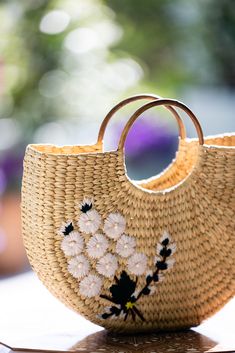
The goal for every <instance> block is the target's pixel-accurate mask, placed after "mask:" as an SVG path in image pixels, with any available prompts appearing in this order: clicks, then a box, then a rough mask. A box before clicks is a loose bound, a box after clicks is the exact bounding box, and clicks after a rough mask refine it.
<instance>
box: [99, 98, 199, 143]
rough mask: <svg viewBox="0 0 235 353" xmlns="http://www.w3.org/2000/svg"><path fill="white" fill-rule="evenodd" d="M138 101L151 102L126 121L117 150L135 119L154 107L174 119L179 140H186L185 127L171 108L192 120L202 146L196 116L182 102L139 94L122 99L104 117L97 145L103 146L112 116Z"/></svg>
mask: <svg viewBox="0 0 235 353" xmlns="http://www.w3.org/2000/svg"><path fill="white" fill-rule="evenodd" d="M140 99H149V100H151V102H149V103H146V104H144V105H143V106H142V107H140V108H139V109H138V110H137V111H136V112H135V113H134V114H133V115H132V116H131V117H130V119H129V120H128V122H127V124H126V125H125V127H124V129H123V131H122V134H121V137H120V140H119V144H118V149H120V150H122V149H123V148H124V145H125V141H126V138H127V135H128V132H129V131H130V128H131V126H132V125H133V124H134V122H135V121H136V119H137V118H138V117H139V116H140V115H141V114H142V113H144V112H145V111H146V110H148V109H150V108H153V107H155V106H165V107H166V108H167V109H168V110H169V111H170V112H171V113H172V114H173V115H174V117H175V118H176V121H177V123H178V126H179V136H180V138H181V139H185V138H186V130H185V126H184V123H183V121H182V119H181V117H180V115H179V114H178V112H177V111H176V109H174V108H173V107H177V108H180V109H182V110H183V111H184V112H185V113H186V114H187V115H188V116H189V118H190V119H191V120H192V122H193V124H194V126H195V128H196V131H197V134H198V141H199V144H200V145H203V143H204V137H203V131H202V128H201V125H200V123H199V121H198V119H197V118H196V116H195V115H194V113H193V112H192V111H191V110H190V109H189V108H188V107H187V106H186V105H185V104H183V103H182V102H179V101H177V100H174V99H168V98H167V99H165V98H164V99H163V98H161V97H159V96H156V95H152V94H140V95H136V96H132V97H129V98H127V99H124V100H123V101H121V102H120V103H118V104H117V105H115V106H114V107H113V108H112V109H111V110H110V112H109V113H108V114H107V115H106V117H105V118H104V120H103V122H102V124H101V127H100V130H99V134H98V139H97V144H100V145H102V144H103V138H104V134H105V130H106V127H107V125H108V123H109V121H110V119H111V118H112V116H113V115H114V114H115V113H116V112H117V111H118V110H119V109H121V108H122V107H124V106H125V105H127V104H129V103H131V102H134V101H137V100H140Z"/></svg>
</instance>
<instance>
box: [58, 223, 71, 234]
mask: <svg viewBox="0 0 235 353" xmlns="http://www.w3.org/2000/svg"><path fill="white" fill-rule="evenodd" d="M73 230H74V228H73V223H72V222H71V221H68V222H65V223H63V224H62V226H61V227H60V229H59V235H61V236H64V235H69V233H71V232H72V231H73Z"/></svg>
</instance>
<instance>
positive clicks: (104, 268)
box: [96, 254, 118, 277]
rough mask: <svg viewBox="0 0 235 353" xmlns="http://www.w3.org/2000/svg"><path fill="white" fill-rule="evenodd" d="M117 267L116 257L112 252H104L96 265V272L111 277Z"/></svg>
mask: <svg viewBox="0 0 235 353" xmlns="http://www.w3.org/2000/svg"><path fill="white" fill-rule="evenodd" d="M117 268H118V262H117V258H116V256H115V255H112V254H106V255H105V256H104V257H102V258H101V259H100V260H99V261H98V263H97V265H96V269H97V272H98V273H99V274H101V275H103V276H105V277H113V276H114V274H115V272H116V270H117Z"/></svg>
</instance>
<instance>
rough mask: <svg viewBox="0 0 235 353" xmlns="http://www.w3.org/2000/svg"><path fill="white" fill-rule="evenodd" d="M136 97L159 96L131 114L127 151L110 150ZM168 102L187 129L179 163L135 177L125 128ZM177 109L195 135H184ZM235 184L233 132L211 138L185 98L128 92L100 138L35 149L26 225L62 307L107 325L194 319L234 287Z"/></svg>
mask: <svg viewBox="0 0 235 353" xmlns="http://www.w3.org/2000/svg"><path fill="white" fill-rule="evenodd" d="M139 98H140V99H142V98H143V99H149V100H151V101H150V102H149V103H146V104H145V105H143V106H142V107H141V108H139V109H138V110H137V111H136V112H135V113H134V114H133V115H132V116H131V118H130V119H129V121H128V122H127V124H126V126H125V127H124V130H123V132H122V134H121V137H120V141H119V145H118V149H117V150H115V151H109V152H103V144H102V140H103V135H104V131H105V129H106V126H107V124H108V122H109V120H110V118H111V116H112V115H113V114H114V113H115V112H116V111H117V110H118V109H119V108H120V107H122V106H123V105H125V104H126V103H129V102H131V101H134V100H136V99H139ZM163 105H164V106H166V107H167V108H168V109H169V110H170V111H171V112H172V113H173V115H174V116H175V118H176V119H177V122H178V125H179V132H180V133H179V134H180V138H179V151H178V152H177V155H176V159H175V160H174V161H173V162H172V164H171V165H170V166H169V167H168V168H167V169H166V170H165V171H164V172H163V173H161V174H160V175H157V176H155V177H152V178H150V179H148V180H144V181H142V182H140V181H139V182H135V181H132V180H130V178H128V176H127V174H126V168H125V150H124V145H125V140H126V137H127V135H128V132H129V130H130V128H131V127H132V125H133V123H134V122H135V120H136V119H137V118H139V116H140V115H141V114H142V113H144V112H145V111H146V110H148V109H150V108H152V107H157V106H163ZM178 109H181V110H183V111H184V112H185V113H186V114H187V117H188V118H190V119H191V120H192V122H193V123H194V125H195V128H196V131H197V134H198V138H196V139H187V138H186V136H185V129H184V125H183V123H182V120H181V118H180V116H179V114H178V113H177V110H178ZM88 128H89V127H88ZM234 189H235V135H234V134H226V135H221V136H212V137H207V138H204V136H203V132H202V129H201V126H200V124H199V122H198V119H197V118H196V116H195V115H194V114H193V113H192V111H191V110H190V109H189V108H187V107H186V106H185V105H184V104H183V103H181V102H178V101H176V100H172V99H161V98H160V99H158V97H157V96H154V95H141V96H136V97H131V98H128V99H127V100H125V101H123V102H121V103H120V104H118V105H117V106H116V107H114V108H113V109H112V110H111V112H110V113H109V114H108V115H107V116H106V118H105V120H104V122H103V123H102V125H101V128H100V132H99V135H98V141H97V143H95V144H94V145H86V146H63V147H58V146H54V145H38V144H33V145H29V146H28V147H27V150H26V154H25V160H24V175H23V185H22V228H23V238H24V243H25V247H26V250H27V254H28V257H29V260H30V263H31V265H32V267H33V269H34V270H35V272H36V273H37V275H38V276H39V278H40V279H41V281H42V282H43V283H44V284H45V286H46V287H47V288H48V289H49V290H50V291H51V292H52V293H53V294H54V295H55V296H56V297H57V298H59V299H60V300H61V301H62V302H63V303H64V304H65V305H67V306H68V307H70V308H71V309H73V310H75V311H76V312H77V313H79V314H81V315H83V316H84V317H86V318H87V319H89V320H91V321H92V322H94V323H96V324H98V325H101V326H104V327H105V328H107V329H110V330H113V331H117V332H138V331H139V332H143V331H152V330H175V329H180V328H189V327H191V326H196V325H198V324H200V323H201V322H202V321H203V320H204V319H206V318H208V317H209V316H211V315H212V314H214V313H215V312H216V311H218V310H219V309H220V308H221V307H222V306H223V305H224V304H225V303H227V302H228V301H229V299H230V298H232V297H233V296H234V294H235V235H234V229H235V193H234Z"/></svg>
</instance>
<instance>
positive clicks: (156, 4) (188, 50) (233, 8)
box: [106, 0, 235, 91]
mask: <svg viewBox="0 0 235 353" xmlns="http://www.w3.org/2000/svg"><path fill="white" fill-rule="evenodd" d="M106 4H107V5H108V6H110V7H111V8H112V9H113V10H114V11H115V13H116V15H117V18H116V19H117V21H118V22H119V23H120V24H121V25H122V27H123V28H124V29H125V30H124V36H123V39H122V40H121V41H120V42H119V44H118V46H117V47H116V50H117V51H118V50H124V51H127V52H128V53H129V54H131V55H134V56H135V57H137V58H139V59H141V61H142V63H143V65H144V66H145V67H146V76H145V81H146V82H147V83H150V84H152V85H153V86H156V85H157V86H158V87H163V88H164V89H165V90H166V91H167V90H169V89H175V88H176V87H177V88H179V87H185V86H187V85H191V84H193V85H210V84H216V85H225V86H230V87H234V86H235V75H234V73H235V45H234V44H235V2H234V1H232V0H222V1H221V0H207V1H204V0H199V1H198V0H191V1H188V0H177V1H172V0H158V1H156V0H148V1H147V2H146V1H142V0H119V1H116V0H107V1H106Z"/></svg>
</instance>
